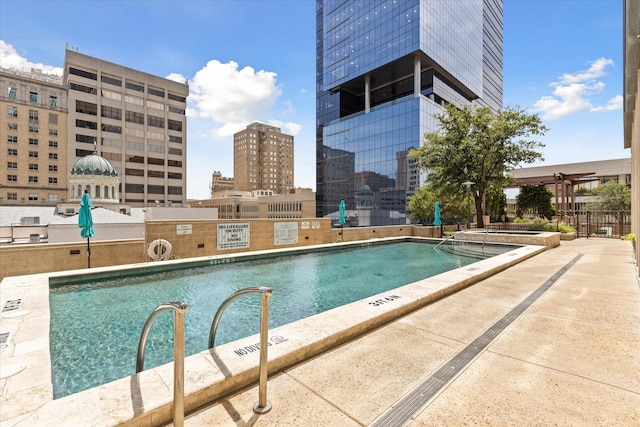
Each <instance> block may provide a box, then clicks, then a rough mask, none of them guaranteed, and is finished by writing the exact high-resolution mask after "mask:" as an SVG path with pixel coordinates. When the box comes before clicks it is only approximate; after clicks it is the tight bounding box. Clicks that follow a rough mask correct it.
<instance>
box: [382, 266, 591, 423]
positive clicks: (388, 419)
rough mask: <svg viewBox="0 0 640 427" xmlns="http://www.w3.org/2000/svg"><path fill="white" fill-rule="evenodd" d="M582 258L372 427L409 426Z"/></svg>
mask: <svg viewBox="0 0 640 427" xmlns="http://www.w3.org/2000/svg"><path fill="white" fill-rule="evenodd" d="M581 257H582V254H579V255H576V256H575V257H574V258H573V259H572V260H571V261H570V262H569V263H568V264H566V265H565V266H564V267H562V268H561V269H560V270H558V271H557V272H556V273H555V274H554V275H553V276H551V278H549V280H547V281H546V282H544V284H542V285H541V286H540V287H539V288H538V289H536V290H535V291H533V293H531V295H529V296H528V297H527V298H525V299H524V300H523V301H522V302H520V304H518V305H517V306H516V307H514V308H513V309H512V310H511V311H510V312H509V313H507V314H506V315H505V316H504V317H502V318H501V319H500V320H498V321H497V322H496V323H494V324H493V325H492V326H491V327H490V328H489V329H487V330H486V331H485V332H484V333H483V334H482V335H480V336H479V337H478V338H476V339H475V340H473V341H472V342H471V343H469V344H468V345H467V346H466V347H465V348H463V349H462V350H461V351H460V352H459V353H458V354H456V355H455V356H453V357H452V358H451V359H450V360H449V361H448V362H446V363H445V364H444V365H443V366H442V367H440V368H439V369H438V370H437V371H436V372H434V373H433V375H431V376H430V377H429V378H427V379H426V380H425V381H424V382H423V383H422V384H420V385H419V386H418V387H417V388H415V389H414V390H413V391H411V392H410V393H409V394H408V395H406V396H405V397H404V398H402V399H401V400H400V401H399V402H396V403H395V404H394V405H393V406H392V407H391V409H389V410H388V411H387V412H386V413H385V414H383V415H382V416H381V417H380V418H378V419H377V420H376V421H375V422H374V423H373V424H372V426H374V427H386V426H402V425H405V424H406V423H407V422H408V421H409V420H410V419H411V418H412V417H413V416H414V415H416V414H417V413H418V411H420V410H421V409H422V408H424V407H425V406H426V405H427V404H428V403H429V401H430V400H432V399H433V398H435V397H436V395H437V394H438V393H440V391H441V390H442V389H443V388H444V387H445V386H446V385H447V384H448V383H449V382H450V381H451V380H453V379H454V378H455V377H456V376H457V375H458V374H459V373H460V372H462V370H463V369H464V368H465V367H466V366H467V365H468V364H469V363H471V362H472V361H473V359H475V358H476V357H477V356H478V355H479V354H480V353H481V352H482V351H484V349H485V348H487V347H488V346H489V344H491V343H492V342H493V340H494V339H495V338H497V336H498V335H500V333H502V331H504V330H505V329H506V328H507V327H508V326H509V325H510V324H511V323H513V322H514V321H515V320H516V319H517V318H518V317H519V316H520V315H521V314H522V313H524V311H525V310H526V309H527V308H529V307H530V306H531V304H533V303H534V302H535V301H536V300H537V299H538V298H539V297H540V296H541V295H542V294H543V293H544V292H545V291H546V290H547V289H549V288H550V287H551V285H553V284H554V283H555V282H556V281H557V280H558V279H559V278H560V276H562V275H563V274H564V273H565V272H566V271H567V270H568V269H569V268H571V267H572V266H573V264H575V263H576V262H578V260H579V259H580V258H581Z"/></svg>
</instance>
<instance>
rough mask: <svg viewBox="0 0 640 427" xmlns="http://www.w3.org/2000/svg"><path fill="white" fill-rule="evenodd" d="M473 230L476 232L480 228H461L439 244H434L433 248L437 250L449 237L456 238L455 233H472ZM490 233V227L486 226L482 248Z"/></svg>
mask: <svg viewBox="0 0 640 427" xmlns="http://www.w3.org/2000/svg"><path fill="white" fill-rule="evenodd" d="M472 232H473V233H476V232H478V229H477V228H476V229H474V230H460V231H458V232H457V233H453V234H452V235H451V236H447V238H446V239H444V240H443V241H441V242H440V243H438V244H437V245H435V246H434V248H433V250H434V251H435V250H436V249H438V247H439V246H440V245H442V244H443V243H445V242H447V241H448V240H449V239H453V238H454V236H455V235H457V234H462V233H472ZM488 234H489V229H488V228H486V229H485V230H484V238H483V239H482V249H483V250H484V244H485V242H486V241H487V235H488Z"/></svg>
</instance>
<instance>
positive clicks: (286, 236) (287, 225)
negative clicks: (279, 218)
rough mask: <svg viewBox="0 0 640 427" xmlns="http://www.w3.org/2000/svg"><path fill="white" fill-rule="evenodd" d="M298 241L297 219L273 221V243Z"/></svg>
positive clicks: (284, 243) (289, 243)
mask: <svg viewBox="0 0 640 427" xmlns="http://www.w3.org/2000/svg"><path fill="white" fill-rule="evenodd" d="M294 243H298V221H295V222H274V223H273V245H274V246H277V245H292V244H294Z"/></svg>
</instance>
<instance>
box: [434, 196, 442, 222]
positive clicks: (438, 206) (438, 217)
mask: <svg viewBox="0 0 640 427" xmlns="http://www.w3.org/2000/svg"><path fill="white" fill-rule="evenodd" d="M434 211H435V213H434V217H435V218H434V220H433V225H442V220H441V219H440V203H438V202H436V206H435V210H434Z"/></svg>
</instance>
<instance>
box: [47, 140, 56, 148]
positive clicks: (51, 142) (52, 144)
mask: <svg viewBox="0 0 640 427" xmlns="http://www.w3.org/2000/svg"><path fill="white" fill-rule="evenodd" d="M49 147H51V148H58V141H49Z"/></svg>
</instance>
